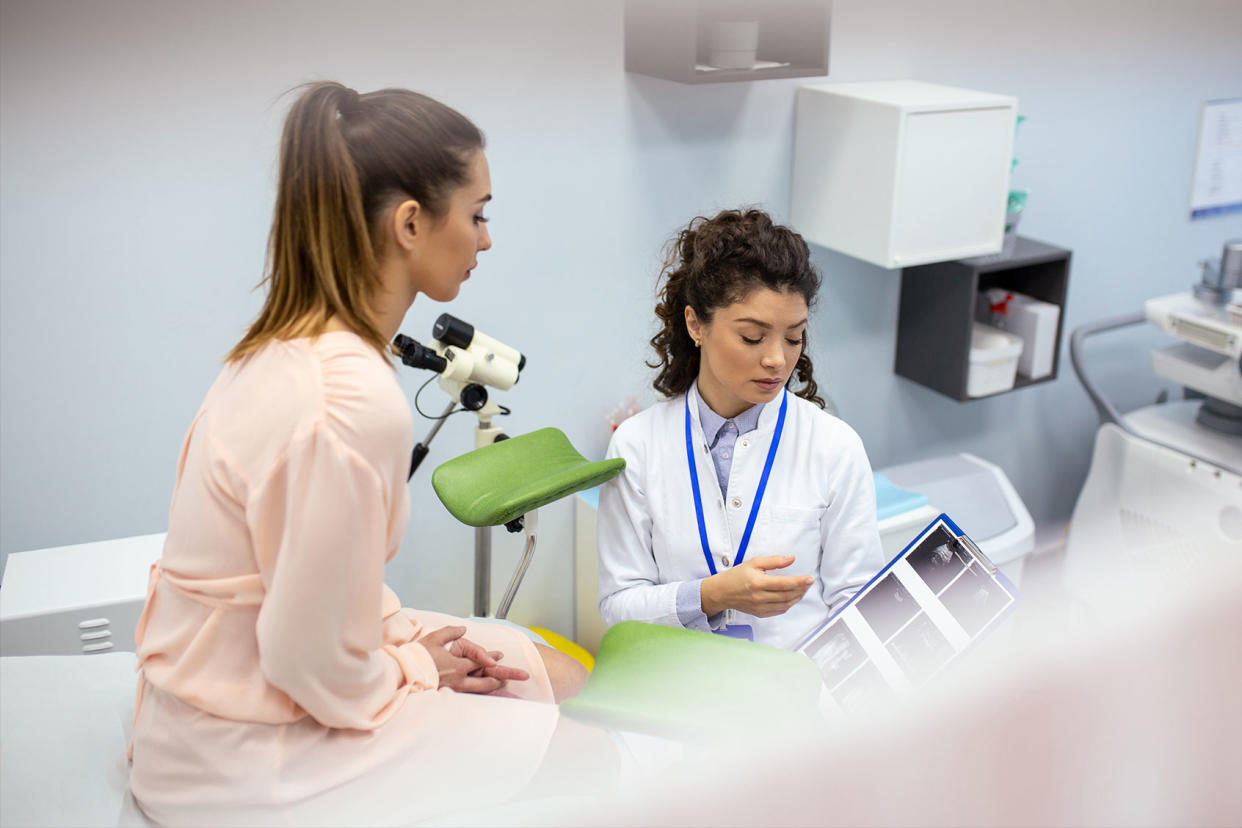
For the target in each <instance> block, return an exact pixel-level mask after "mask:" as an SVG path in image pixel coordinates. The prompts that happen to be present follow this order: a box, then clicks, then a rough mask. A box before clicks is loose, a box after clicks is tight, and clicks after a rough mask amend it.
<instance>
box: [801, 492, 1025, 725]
mask: <svg viewBox="0 0 1242 828" xmlns="http://www.w3.org/2000/svg"><path fill="white" fill-rule="evenodd" d="M1018 598H1019V593H1018V589H1017V587H1015V586H1014V585H1013V583H1012V582H1010V580H1009V579H1008V578H1006V577H1005V575H1004V574H1003V573H1002V572H1000V571H999V570H998V569H997V568H996V567H995V566H994V565H993V564H992V562H991V561H989V560H988V559H987V557H986V556H985V555H984V554H983V553H982V552H981V551H980V550H979V548H978V547H977V546H976V545H975V544H974V542H973V541H972V540H970V538H969V537H967V536H966V535H965V534H964V533H963V532H962V531H961V530H960V529H958V528H957V526H956V524H954V523H953V521H952V520H950V519H949V517H948V515H943V514H942V515H940V516H939V517H938V518H936V519H935V520H934V521H932V522H931V524H929V525H928V526H927V528H925V529H924V530H923V531H922V532H920V533H919V535H918V537H916V538H915V539H914V541H912V542H911V543H910V545H909V546H907V547H906V548H905V549H904V550H902V552H901V554H899V555H897V556H896V557H895V558H893V559H892V560H891V561H889V563H888V565H887V566H885V567H884V569H882V570H881V571H880V572H879V573H878V574H877V575H876V576H875V577H874V578H872V579H871V580H870V581H869V582H868V583H867V584H866V586H864V587H863V588H862V589H860V590H859V591H858V593H857V594H856V595H855V596H854V597H853V598H851V599H850V601H849V602H848V603H847V604H846V605H845V606H844V607H841V608H840V609H838V610H837V611H836V612H835V613H833V615H832V616H831V617H830V618H829V619H828V620H827V621H826V622H824V624H822V625H821V626H820V627H819V628H818V629H816V630H815V631H814V632H812V633H811V634H810V635H809V636H807V638H806V639H805V640H804V642H803V643H802V645H801V646H799V648H798V650H799V652H802V653H805V654H806V655H807V656H809V657H810V658H811V660H812V661H814V662H815V663H816V664H817V665H818V666H819V668H820V672H821V674H822V675H823V677H824V688H825V699H824V701H825V705H826V707H827V708H829V709H830V710H834V709H835V710H841V711H845V712H846V713H852V712H861V711H865V710H869V709H873V708H877V707H883V706H884V704H885V703H886V702H888V701H890V700H894V699H896V698H899V697H900V696H902V695H904V694H906V693H909V692H910V691H912V690H914V689H916V688H918V687H920V686H921V685H923V684H925V683H926V682H927V681H929V680H930V679H932V678H933V677H934V676H935V675H936V674H937V673H939V672H940V671H941V670H943V669H944V668H945V667H946V666H947V665H948V664H949V663H950V662H952V661H953V660H954V659H955V658H956V657H957V656H958V655H959V654H960V653H961V652H962V651H964V650H965V649H967V648H968V647H969V646H970V645H971V644H972V643H973V642H975V641H977V640H978V639H980V638H982V637H983V636H985V635H987V634H988V633H989V632H990V631H991V630H992V629H994V628H995V627H996V626H997V624H999V623H1000V622H1001V620H1002V619H1003V618H1004V617H1005V616H1006V615H1008V614H1009V613H1010V612H1011V611H1012V610H1013V608H1014V606H1015V605H1016V603H1017V601H1018Z"/></svg>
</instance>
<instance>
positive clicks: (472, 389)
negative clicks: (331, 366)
mask: <svg viewBox="0 0 1242 828" xmlns="http://www.w3.org/2000/svg"><path fill="white" fill-rule="evenodd" d="M431 336H432V341H431V347H428V346H426V345H423V344H422V343H421V342H418V341H417V340H415V339H411V338H410V337H408V336H406V335H404V334H397V336H396V337H395V338H394V339H393V341H392V346H391V347H392V352H393V353H394V354H396V355H397V356H398V357H400V358H401V361H402V362H403V363H405V364H406V365H408V366H410V367H411V368H424V369H427V370H429V371H434V372H435V373H437V374H439V375H440V379H439V382H440V387H441V388H443V389H444V391H445V392H446V393H447V394H448V395H449V398H450V399H449V404H448V406H447V407H446V408H445V409H444V412H443V413H442V414H441V415H440V416H439V417H436V418H434V419H435V421H436V423H435V425H434V426H432V428H431V431H430V432H429V433H428V434H427V437H426V438H425V439H424V440H423V441H422V442H421V443H418V444H417V445H415V446H414V455H413V457H412V458H411V459H410V477H413V476H414V472H415V470H416V469H417V468H418V466H419V464H420V463H422V461H423V458H424V457H426V456H427V450H428V448H427V447H428V446H429V445H430V444H431V441H432V439H434V438H435V436H436V433H437V432H439V430H440V426H442V425H444V420H445V419H446V418H447V417H448V416H449V415H450V414H452V413H453V411H454V409H456V408H457V406H458V405H460V406H461V407H462V408H463V409H465V410H467V411H473V412H474V413H475V415H476V416H477V417H478V418H479V424H478V426H477V427H476V428H475V439H474V447H475V448H480V447H482V446H486V445H490V444H491V443H494V442H496V441H497V440H503V439H506V435H505V434H504V432H503V431H502V430H501V429H500V427H499V426H494V425H492V418H493V417H496V416H499V415H501V414H508V413H509V411H508V409H506V408H504V407H503V406H500V405H498V404H497V403H496V402H495V401H493V400H492V399H491V397H490V395H489V394H488V393H487V386H491V387H492V388H498V389H500V390H501V391H507V390H509V389H510V388H512V387H513V385H514V383H516V382H517V381H518V378H519V376H520V375H521V373H522V369H523V368H525V367H526V357H525V356H524V355H522V354H521V353H519V352H518V351H517V350H516V349H514V348H510V347H509V346H508V345H506V344H504V343H503V342H500V341H499V340H496V339H493V338H492V337H490V336H488V335H487V334H485V333H483V332H482V331H479V330H476V329H475V327H474V326H473V325H471V324H470V323H469V322H464V321H462V320H461V319H458V318H457V317H456V316H453V315H451V314H447V313H442V314H440V316H439V318H438V319H436V322H435V324H434V325H433V326H432V328H431Z"/></svg>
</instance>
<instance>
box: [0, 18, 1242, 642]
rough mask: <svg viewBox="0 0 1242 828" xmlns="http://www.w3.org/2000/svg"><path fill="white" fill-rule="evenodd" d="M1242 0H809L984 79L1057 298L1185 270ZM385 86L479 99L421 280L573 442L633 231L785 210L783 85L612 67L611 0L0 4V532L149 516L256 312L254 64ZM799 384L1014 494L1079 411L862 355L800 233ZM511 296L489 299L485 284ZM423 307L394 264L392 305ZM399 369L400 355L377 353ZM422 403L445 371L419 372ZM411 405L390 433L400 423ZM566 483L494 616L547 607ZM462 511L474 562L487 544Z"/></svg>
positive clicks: (567, 601)
mask: <svg viewBox="0 0 1242 828" xmlns="http://www.w3.org/2000/svg"><path fill="white" fill-rule="evenodd" d="M1240 32H1242V3H1238V2H1236V0H1232V1H1231V0H1222V1H1221V2H1186V3H1173V2H1121V1H1120V0H1117V1H1115V2H1081V1H1079V2H1040V3H1034V2H1030V3H1020V2H1016V0H1002V1H1001V2H995V1H994V0H962V2H937V3H925V2H896V0H837V2H836V3H835V4H834V14H833V31H832V54H831V67H832V68H831V75H830V77H829V78H827V79H823V78H820V79H808V80H809V82H823V81H824V80H839V81H846V80H875V79H887V78H901V77H911V78H916V79H920V80H927V81H933V82H939V83H947V84H953V85H960V86H966V87H973V88H978V89H983V90H987V91H993V92H1000V93H1005V94H1011V95H1015V96H1017V97H1018V99H1019V101H1020V111H1021V112H1022V113H1023V114H1025V115H1026V116H1027V117H1028V121H1027V123H1026V124H1024V125H1023V127H1022V131H1021V133H1020V134H1019V137H1018V142H1017V153H1018V156H1019V158H1020V159H1021V164H1020V166H1019V167H1018V170H1017V173H1016V176H1015V179H1014V184H1015V186H1022V187H1027V188H1029V189H1030V190H1031V198H1030V203H1029V206H1028V211H1027V214H1026V216H1025V217H1024V218H1023V231H1024V232H1025V233H1026V234H1027V235H1030V236H1033V237H1035V238H1039V239H1042V240H1045V241H1048V242H1051V243H1054V244H1058V245H1061V246H1064V247H1068V248H1071V249H1072V250H1073V251H1074V260H1073V269H1072V271H1071V277H1070V289H1069V300H1068V307H1067V310H1066V314H1067V328H1066V329H1067V331H1068V330H1069V329H1070V328H1072V327H1074V326H1075V325H1078V324H1081V323H1083V322H1086V321H1089V320H1092V319H1096V318H1099V317H1103V316H1110V315H1113V314H1116V313H1121V312H1125V311H1129V310H1132V309H1135V308H1137V307H1139V305H1140V303H1141V302H1142V300H1143V299H1144V298H1146V297H1149V296H1153V295H1158V294H1161V293H1169V292H1174V291H1177V290H1182V289H1185V288H1186V287H1187V286H1188V285H1189V282H1190V281H1191V280H1192V279H1194V278H1196V275H1197V269H1196V267H1195V262H1196V261H1197V260H1198V259H1200V258H1204V257H1208V256H1216V255H1218V254H1219V251H1220V247H1221V243H1222V241H1223V240H1224V239H1225V238H1226V237H1227V236H1231V235H1232V236H1237V235H1242V220H1239V219H1238V218H1237V217H1236V216H1234V217H1223V218H1213V219H1207V220H1203V221H1198V222H1194V223H1191V222H1189V221H1188V219H1187V200H1188V192H1189V182H1190V175H1191V164H1192V161H1193V152H1194V143H1195V134H1196V129H1197V119H1198V112H1199V107H1200V105H1201V103H1202V102H1203V101H1204V100H1205V99H1209V98H1219V97H1231V96H1237V95H1240V94H1242V48H1239V36H1240V35H1239V33H1240ZM320 78H329V79H336V80H340V81H342V82H344V83H347V84H350V85H352V86H354V87H355V88H357V89H359V90H362V91H366V90H370V89H374V88H378V87H381V86H407V87H410V88H414V89H418V90H420V91H424V92H427V93H429V94H432V95H434V96H436V97H438V98H441V99H442V100H444V101H446V102H447V103H449V104H451V105H453V106H455V107H457V108H458V109H460V110H462V111H463V112H465V113H466V114H467V115H469V116H470V117H471V118H473V119H474V120H475V121H476V122H477V123H478V124H479V125H480V126H481V127H482V128H483V129H484V130H485V132H486V133H487V136H488V142H489V144H488V153H489V157H490V160H491V164H492V177H493V184H494V189H495V194H496V203H495V205H494V207H493V208H492V209H491V211H490V212H491V215H492V218H493V223H492V224H491V230H492V231H493V238H494V241H495V248H494V249H493V250H492V251H491V252H489V253H487V254H485V255H484V256H483V257H482V258H481V262H480V266H479V269H478V270H477V271H476V273H475V277H474V278H472V279H471V281H470V283H469V284H468V285H467V286H466V288H465V290H464V291H463V293H462V295H461V297H460V298H459V300H458V301H456V302H455V303H453V305H452V306H451V308H450V310H451V311H452V312H453V313H455V314H456V315H458V316H461V317H462V318H465V319H467V320H469V321H471V322H473V323H474V324H476V325H477V326H478V327H480V328H481V329H483V330H485V331H487V332H488V333H490V334H492V335H494V336H496V337H498V338H500V339H501V340H503V341H506V342H508V343H510V344H512V345H514V346H515V347H518V348H520V349H521V350H522V351H524V352H525V353H526V354H527V355H528V357H529V365H528V367H527V370H526V371H525V372H524V373H523V377H522V381H521V383H520V384H519V385H518V386H516V387H515V388H514V389H513V390H512V391H511V392H508V393H506V394H504V395H502V396H503V399H502V401H503V402H505V403H506V404H508V405H509V406H510V407H512V408H513V410H514V414H513V416H512V417H510V418H509V419H508V421H507V422H506V423H505V425H506V428H507V429H508V430H509V431H510V433H519V432H523V431H528V430H531V429H534V428H537V427H541V426H544V425H555V426H558V427H560V428H562V429H564V430H565V431H566V433H567V434H568V435H569V436H570V438H571V439H572V440H573V441H574V442H575V444H577V445H578V447H579V448H580V449H581V450H582V451H583V453H585V454H587V455H588V456H593V457H597V456H601V455H602V453H603V451H604V448H605V446H606V443H607V428H606V425H605V423H604V418H605V416H606V414H607V413H608V412H609V410H611V409H612V408H613V407H614V406H615V405H616V404H617V403H619V402H621V401H622V400H623V399H624V398H625V397H628V396H631V395H634V396H637V397H638V398H639V400H640V401H641V402H643V403H646V402H648V401H650V400H651V399H652V392H650V390H649V381H650V373H649V372H648V371H647V370H646V369H645V368H644V367H643V366H642V361H643V360H644V359H645V358H648V357H649V355H650V353H649V350H648V349H647V348H646V340H647V338H648V337H649V336H650V334H651V333H652V332H653V325H652V314H651V307H652V304H653V296H652V294H653V287H654V283H655V277H656V273H657V270H658V261H659V253H660V247H661V245H662V244H663V242H664V241H665V240H667V238H668V237H669V236H670V235H671V234H672V233H673V231H674V230H675V229H676V228H677V227H678V226H680V225H681V224H683V223H684V222H685V221H686V220H688V219H689V218H690V217H692V216H693V215H696V214H699V213H710V212H712V211H714V210H717V209H719V208H721V207H727V206H736V205H738V204H759V205H762V206H764V207H766V208H768V209H769V210H771V211H772V212H773V213H774V215H775V216H776V217H777V218H778V220H783V219H784V218H785V217H786V216H787V213H788V198H789V189H790V188H789V180H790V161H791V143H792V140H791V139H792V124H793V97H794V89H795V88H796V87H797V85H798V84H799V83H803V82H808V81H798V80H790V81H765V82H759V83H739V84H720V85H708V86H702V87H692V86H682V85H678V84H674V83H669V82H665V81H660V80H655V79H652V78H647V77H643V76H637V75H626V74H625V73H624V71H623V70H622V6H621V3H620V2H618V1H617V0H614V1H613V2H599V3H585V2H575V1H574V0H559V1H552V0H546V1H541V2H454V3H442V2H414V0H401V2H387V1H386V0H384V1H381V0H374V1H373V2H368V3H365V4H344V3H327V2H319V3H312V2H291V0H284V1H280V2H277V1H276V0H273V2H264V3H243V2H233V1H232V0H230V1H229V2H213V3H203V4H192V3H188V2H176V3H165V2H151V1H145V2H144V1H143V0H127V1H125V2H121V1H118V2H66V1H65V0H51V1H49V0H39V1H37V2H36V1H34V0H32V1H31V2H22V0H4V3H3V5H2V6H0V184H2V187H3V195H2V198H0V519H2V526H0V555H7V554H8V553H9V552H13V551H18V550H22V549H31V548H40V547H46V546H53V545H60V544H68V543H76V542H81V541H87V540H96V539H101V538H108V537H117V536H124V535H134V534H142V533H149V532H157V531H162V530H163V529H164V527H165V521H166V509H167V503H168V498H169V494H170V491H171V486H172V480H173V472H174V465H175V460H176V454H177V450H178V448H179V444H180V440H181V438H182V435H183V431H184V429H185V427H186V426H187V425H188V423H189V421H190V419H191V418H192V416H193V414H194V412H195V410H196V408H197V406H198V404H199V401H200V400H201V397H202V394H203V393H204V391H205V390H206V388H207V386H208V385H209V383H210V382H211V380H212V378H213V377H214V376H215V374H216V372H217V371H218V370H219V365H220V358H221V356H222V355H223V354H224V353H225V352H226V351H227V350H228V348H229V347H230V345H231V344H232V343H233V342H234V341H235V340H236V339H237V338H238V337H239V336H240V334H241V332H242V331H243V330H244V328H245V326H246V324H247V322H248V321H249V320H250V319H251V318H252V316H253V314H254V313H255V312H256V311H257V309H258V307H259V303H260V294H258V293H254V292H252V288H253V287H254V285H255V284H256V282H257V281H258V279H259V277H260V275H261V267H262V259H263V249H264V242H265V236H266V232H267V226H268V221H269V212H270V209H271V205H272V198H273V178H274V169H275V157H276V141H277V136H278V130H279V126H280V122H281V118H282V116H283V112H284V110H285V108H286V107H287V105H288V103H289V100H290V98H288V97H283V98H282V97H280V95H281V93H282V92H283V91H284V90H286V89H288V88H289V87H291V86H293V85H295V84H297V83H299V82H302V81H305V80H311V79H320ZM815 259H816V262H817V264H818V265H819V266H820V267H821V268H822V269H823V271H824V274H825V276H826V283H825V288H824V290H823V294H822V298H821V302H820V305H819V308H818V310H817V312H816V314H815V316H814V318H813V324H812V340H813V353H814V355H815V356H816V363H817V367H818V371H817V373H818V375H819V379H820V383H821V386H826V387H827V390H828V392H829V393H830V395H831V396H832V397H833V399H834V400H835V402H836V403H837V405H838V407H839V408H840V410H841V413H842V415H843V416H844V417H845V418H846V419H847V420H848V421H849V422H851V423H852V424H853V425H854V426H855V427H856V428H857V429H858V430H859V432H860V433H861V434H862V436H863V438H864V440H865V442H866V445H867V447H868V450H869V452H870V454H871V457H872V461H873V464H874V465H875V466H876V467H880V466H883V465H888V464H892V463H896V462H904V461H907V460H913V459H917V458H919V457H922V456H928V455H933V454H939V453H945V452H948V451H957V450H969V451H972V452H974V453H976V454H979V455H981V456H983V457H985V458H987V459H990V460H992V461H994V462H997V463H999V464H1000V465H1001V466H1002V467H1004V468H1005V469H1006V471H1007V472H1008V473H1009V475H1010V477H1011V478H1012V480H1013V482H1014V484H1015V486H1016V487H1017V489H1018V491H1019V493H1020V494H1021V495H1022V496H1023V498H1024V499H1025V500H1026V502H1027V504H1028V505H1029V507H1030V509H1031V511H1032V513H1033V514H1034V516H1035V517H1036V519H1037V521H1044V522H1051V521H1058V520H1059V521H1064V520H1066V519H1067V518H1068V516H1069V513H1070V511H1071V509H1072V506H1073V501H1074V498H1075V496H1076V493H1077V490H1078V488H1079V487H1080V485H1081V483H1082V480H1083V478H1084V476H1085V474H1086V468H1087V462H1088V457H1089V453H1090V447H1091V443H1092V436H1093V431H1094V419H1093V417H1094V415H1093V411H1092V409H1091V407H1090V405H1089V403H1088V401H1087V399H1086V396H1085V395H1084V394H1083V392H1082V390H1081V388H1080V387H1079V386H1078V384H1077V382H1076V380H1075V379H1074V378H1073V376H1072V373H1071V372H1070V369H1069V365H1068V358H1067V356H1068V355H1067V354H1066V353H1064V352H1063V357H1065V358H1064V359H1063V363H1062V370H1061V376H1060V377H1059V378H1058V380H1057V381H1055V382H1053V383H1049V384H1045V385H1040V386H1036V387H1032V388H1030V389H1027V390H1024V391H1022V392H1020V393H1015V394H1012V395H1007V396H1003V397H999V398H996V399H992V400H987V401H980V402H974V403H968V404H958V403H955V402H952V401H950V400H948V399H946V398H943V397H940V396H939V395H937V394H935V393H934V392H932V391H929V390H926V389H924V388H922V387H921V386H917V385H914V384H912V383H909V382H907V381H905V380H902V379H899V378H897V377H896V376H895V375H894V374H893V373H892V357H893V348H894V336H895V328H896V314H897V297H898V288H899V276H898V274H897V273H896V272H889V271H885V270H882V269H879V268H876V267H874V266H871V265H867V264H864V263H861V262H858V261H856V260H853V259H850V258H848V257H844V256H841V255H839V254H835V253H833V252H830V251H826V250H822V249H817V250H815ZM515 308H521V309H522V310H521V312H514V310H513V309H515ZM443 310H445V308H444V307H443V306H437V305H434V304H433V303H431V302H428V301H427V300H426V299H420V300H419V301H418V302H417V303H416V304H415V306H414V307H413V309H412V310H411V312H410V314H409V316H408V317H407V320H406V324H405V325H404V326H403V330H404V331H405V332H406V333H408V334H410V335H412V336H415V337H416V338H419V339H423V340H425V339H426V338H428V336H429V334H430V327H431V323H432V321H433V320H434V319H435V317H436V316H437V315H438V314H439V313H441V312H442V311H443ZM1155 341H1157V340H1156V337H1155V335H1154V334H1150V335H1149V334H1145V333H1141V332H1140V333H1135V334H1129V335H1126V336H1119V337H1118V338H1117V339H1116V341H1115V342H1113V343H1110V342H1100V344H1099V345H1098V346H1097V347H1096V348H1094V349H1092V350H1091V351H1090V352H1089V353H1090V356H1091V357H1092V359H1093V361H1094V364H1095V365H1096V367H1097V368H1098V373H1099V375H1100V379H1101V380H1102V382H1103V383H1104V385H1105V386H1106V387H1108V388H1110V389H1114V390H1115V391H1116V392H1117V397H1118V401H1119V402H1120V403H1121V404H1122V405H1123V406H1134V405H1138V404H1140V403H1142V402H1145V401H1148V400H1150V399H1151V398H1152V397H1153V396H1154V394H1155V392H1156V390H1157V389H1158V388H1159V387H1161V385H1160V383H1159V382H1158V381H1157V380H1155V379H1154V378H1153V377H1152V376H1151V373H1150V369H1149V363H1148V360H1147V357H1146V356H1145V352H1144V351H1142V350H1140V349H1139V348H1138V347H1137V346H1138V345H1145V344H1147V343H1149V342H1155ZM400 376H401V382H402V385H403V387H404V388H405V389H406V390H407V392H408V393H409V394H410V395H411V396H412V395H413V392H414V390H415V389H416V388H417V386H418V384H420V382H421V381H422V377H420V376H418V375H416V374H414V373H413V372H411V371H408V370H403V372H402V374H401V375H400ZM423 399H424V401H425V407H426V408H428V409H439V408H440V407H441V406H442V405H443V403H444V397H443V396H442V395H441V394H440V392H439V391H438V390H435V389H429V391H428V393H427V394H425V395H424V397H423ZM424 423H425V421H422V420H419V421H417V422H416V426H415V430H416V434H418V435H419V436H421V435H422V434H423V433H425V428H426V426H425V424H424ZM472 426H473V424H472V422H471V421H470V420H469V418H468V415H465V416H458V417H454V418H453V420H451V421H450V424H449V425H447V426H446V427H445V429H444V430H443V431H442V432H441V434H440V436H439V437H437V438H436V442H435V443H434V444H433V446H432V452H431V456H430V458H429V459H428V460H427V462H426V464H425V466H424V468H423V469H422V470H420V472H419V474H418V476H417V477H416V478H415V479H414V481H413V482H412V484H411V486H412V494H413V515H414V521H415V522H416V524H417V525H418V527H419V529H418V531H417V533H415V532H411V533H410V535H409V539H408V540H407V542H406V544H405V548H404V549H403V550H402V553H401V555H399V556H398V558H397V559H396V560H395V561H394V562H393V563H392V564H391V565H390V567H389V573H388V577H389V581H390V583H391V584H392V585H393V586H394V587H395V588H396V589H397V591H398V593H399V594H400V595H401V596H402V597H403V598H404V599H405V601H406V602H407V603H408V604H410V605H416V606H422V607H425V608H428V609H440V610H444V611H449V612H455V613H467V612H469V610H470V605H471V587H470V585H471V554H470V552H471V543H472V535H471V532H470V530H468V529H466V528H465V527H462V526H460V525H458V524H456V523H455V521H453V519H452V518H451V517H449V516H448V514H447V513H446V512H445V511H444V509H443V507H442V506H440V504H439V502H438V501H437V500H436V499H435V497H434V495H433V493H432V492H431V489H430V482H429V479H430V470H431V469H432V468H434V466H435V465H436V464H437V463H439V462H442V461H443V460H445V459H447V458H449V457H451V456H453V455H455V454H456V453H459V452H461V451H463V450H466V449H467V448H469V447H470V445H471V435H470V429H471V428H472ZM570 524H571V512H570V509H569V505H568V503H561V504H557V505H555V506H552V507H549V508H547V509H545V510H544V514H543V516H542V528H543V540H542V542H541V544H540V549H539V553H538V555H537V558H536V561H535V564H534V566H533V567H532V570H531V573H530V575H529V576H528V578H527V585H526V586H525V587H524V588H523V592H522V593H520V594H519V598H518V601H517V603H516V604H515V606H514V611H513V613H512V616H513V617H514V618H515V619H516V620H519V621H527V622H530V623H542V624H544V625H546V626H550V627H552V628H553V629H558V630H561V631H565V632H568V631H569V629H570V619H571V617H572V607H571V597H570V596H571V589H570V583H571V581H570V543H571V525H570ZM503 534H504V533H503V532H501V533H499V534H498V535H497V537H496V547H497V563H496V572H495V574H494V577H493V581H494V585H495V590H496V591H497V592H499V590H500V589H501V588H502V587H503V583H504V581H505V580H506V579H507V574H508V571H509V570H510V568H511V567H512V564H513V562H514V560H515V559H516V556H517V551H518V549H517V538H510V537H502V535H503Z"/></svg>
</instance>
